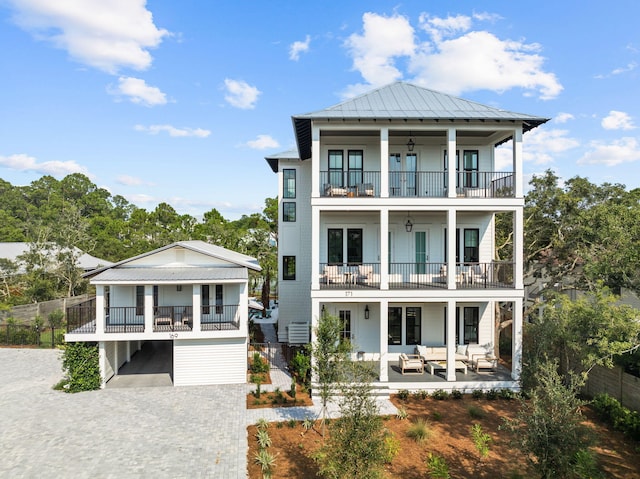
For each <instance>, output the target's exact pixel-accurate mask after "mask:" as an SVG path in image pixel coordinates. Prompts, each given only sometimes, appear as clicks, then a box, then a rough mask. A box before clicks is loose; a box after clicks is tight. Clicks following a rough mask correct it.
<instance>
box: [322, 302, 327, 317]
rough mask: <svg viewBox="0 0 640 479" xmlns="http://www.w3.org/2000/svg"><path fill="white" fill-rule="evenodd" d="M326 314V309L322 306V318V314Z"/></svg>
mask: <svg viewBox="0 0 640 479" xmlns="http://www.w3.org/2000/svg"><path fill="white" fill-rule="evenodd" d="M326 312H327V308H325V307H324V304H323V305H322V316H324V314H325V313H326Z"/></svg>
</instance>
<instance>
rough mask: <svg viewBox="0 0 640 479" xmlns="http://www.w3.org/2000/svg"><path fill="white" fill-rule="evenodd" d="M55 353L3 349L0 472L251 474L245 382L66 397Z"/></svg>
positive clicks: (14, 474) (78, 475)
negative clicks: (60, 388) (58, 386)
mask: <svg viewBox="0 0 640 479" xmlns="http://www.w3.org/2000/svg"><path fill="white" fill-rule="evenodd" d="M58 355H59V352H58V351H53V350H37V349H2V348H0V451H1V454H2V456H1V457H2V459H1V460H0V477H11V478H13V477H73V478H82V477H91V478H105V477H109V478H111V477H113V478H138V477H139V478H146V477H154V478H164V477H169V478H182V477H185V478H186V477H188V478H198V477H211V478H220V479H227V478H233V479H235V478H246V451H247V436H246V429H245V428H246V422H247V418H246V409H245V407H244V401H245V399H244V397H245V396H244V395H245V394H246V386H245V385H225V386H202V387H198V386H195V387H180V388H174V387H149V388H131V389H104V390H101V391H92V392H85V393H78V394H65V393H62V392H58V391H54V390H52V389H51V387H52V386H53V385H54V384H55V383H56V382H58V381H59V380H60V379H61V377H62V373H61V368H60V360H59V359H58V357H59V356H58Z"/></svg>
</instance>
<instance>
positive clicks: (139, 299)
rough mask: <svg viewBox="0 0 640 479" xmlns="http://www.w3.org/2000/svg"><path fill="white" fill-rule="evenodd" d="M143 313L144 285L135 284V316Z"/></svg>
mask: <svg viewBox="0 0 640 479" xmlns="http://www.w3.org/2000/svg"><path fill="white" fill-rule="evenodd" d="M143 314H144V286H136V316H142V315H143Z"/></svg>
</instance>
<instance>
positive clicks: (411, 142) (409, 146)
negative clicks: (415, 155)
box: [407, 132, 416, 151]
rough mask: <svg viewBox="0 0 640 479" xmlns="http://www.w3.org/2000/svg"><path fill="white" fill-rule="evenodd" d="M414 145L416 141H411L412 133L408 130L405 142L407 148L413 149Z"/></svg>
mask: <svg viewBox="0 0 640 479" xmlns="http://www.w3.org/2000/svg"><path fill="white" fill-rule="evenodd" d="M415 146H416V142H415V141H413V135H412V134H411V132H409V141H408V142H407V150H409V151H413V148H414V147H415Z"/></svg>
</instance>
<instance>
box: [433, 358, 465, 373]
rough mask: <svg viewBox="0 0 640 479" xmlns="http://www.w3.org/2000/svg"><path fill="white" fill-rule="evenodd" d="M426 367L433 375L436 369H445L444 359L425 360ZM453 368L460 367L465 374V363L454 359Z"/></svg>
mask: <svg viewBox="0 0 640 479" xmlns="http://www.w3.org/2000/svg"><path fill="white" fill-rule="evenodd" d="M427 367H428V368H429V372H430V373H431V375H432V376H433V374H434V373H435V372H436V371H445V370H446V369H447V362H446V361H427ZM455 368H456V369H461V370H462V372H463V373H464V374H467V365H466V363H464V362H463V361H456V362H455Z"/></svg>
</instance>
